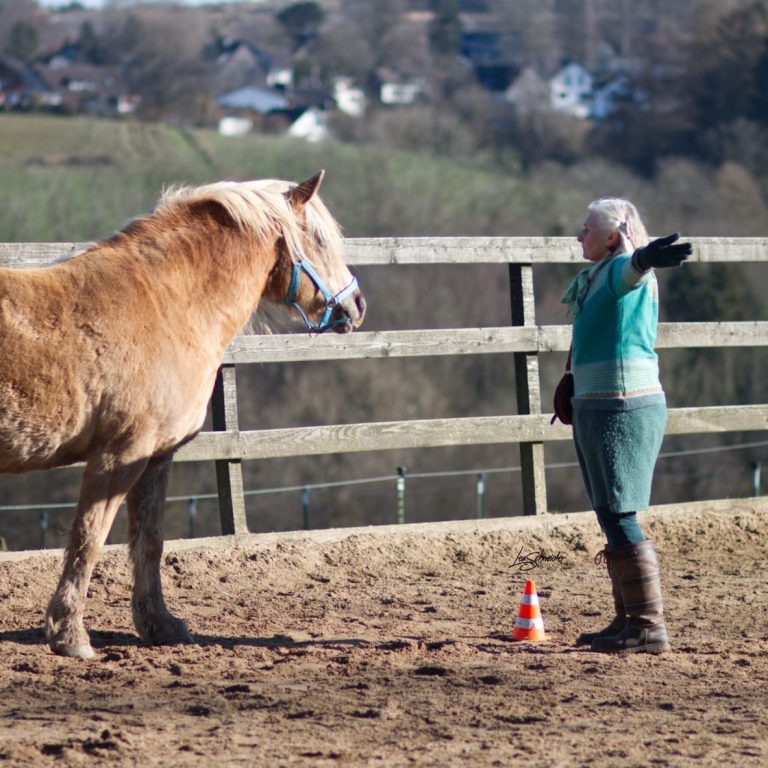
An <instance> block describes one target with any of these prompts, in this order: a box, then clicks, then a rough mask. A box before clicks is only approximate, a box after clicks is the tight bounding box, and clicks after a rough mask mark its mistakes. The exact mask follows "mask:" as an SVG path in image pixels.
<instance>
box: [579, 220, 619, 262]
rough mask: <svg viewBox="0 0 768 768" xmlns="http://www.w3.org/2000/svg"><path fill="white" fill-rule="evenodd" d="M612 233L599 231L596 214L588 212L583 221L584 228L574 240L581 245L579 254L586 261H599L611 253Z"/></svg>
mask: <svg viewBox="0 0 768 768" xmlns="http://www.w3.org/2000/svg"><path fill="white" fill-rule="evenodd" d="M612 234H613V233H612V232H604V231H603V230H602V229H600V225H599V224H598V221H597V214H596V213H595V212H594V211H590V212H589V213H588V214H587V218H586V219H585V221H584V227H583V228H582V230H581V232H579V236H578V237H577V238H576V239H577V240H578V241H579V242H580V243H581V254H582V256H583V257H584V258H585V259H586V260H587V261H601V260H602V259H604V258H605V257H606V256H608V255H609V254H610V252H611V245H612V244H611V242H610V240H611V236H612Z"/></svg>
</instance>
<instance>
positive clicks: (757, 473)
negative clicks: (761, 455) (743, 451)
mask: <svg viewBox="0 0 768 768" xmlns="http://www.w3.org/2000/svg"><path fill="white" fill-rule="evenodd" d="M761 474H762V466H761V465H760V462H759V461H753V462H752V495H753V496H759V495H760V490H761V489H760V486H761V485H762V482H761Z"/></svg>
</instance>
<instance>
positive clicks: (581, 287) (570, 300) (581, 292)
mask: <svg viewBox="0 0 768 768" xmlns="http://www.w3.org/2000/svg"><path fill="white" fill-rule="evenodd" d="M612 259H613V256H608V257H607V258H605V259H603V260H602V261H599V262H598V263H597V264H593V265H592V266H591V267H587V268H586V269H582V270H581V272H579V274H578V275H576V278H575V279H574V280H573V282H572V283H571V284H570V285H569V286H568V290H566V292H565V293H564V294H563V298H562V299H560V303H561V304H568V314H569V315H571V316H572V317H576V315H578V314H579V312H581V308H582V307H583V306H584V300H585V299H586V298H587V293H589V286H590V285H592V281H593V280H594V279H595V277H597V273H598V272H599V271H600V270H601V269H602V268H603V267H604V266H605V265H606V264H608V263H609V262H610V261H611V260H612Z"/></svg>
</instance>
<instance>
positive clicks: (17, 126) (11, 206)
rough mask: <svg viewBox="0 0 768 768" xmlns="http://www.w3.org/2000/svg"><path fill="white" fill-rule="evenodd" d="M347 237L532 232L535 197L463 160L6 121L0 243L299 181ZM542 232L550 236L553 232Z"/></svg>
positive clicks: (149, 127) (72, 237)
mask: <svg viewBox="0 0 768 768" xmlns="http://www.w3.org/2000/svg"><path fill="white" fill-rule="evenodd" d="M320 168H325V169H326V171H327V176H326V181H325V183H324V185H323V190H322V194H323V197H324V198H325V200H326V202H327V203H328V204H329V206H330V208H331V210H332V211H333V212H334V215H335V216H336V217H337V218H338V219H339V221H340V222H341V224H342V226H343V228H344V230H345V232H346V233H347V234H348V235H351V236H386V235H451V234H464V235H480V234H485V235H488V234H514V233H519V234H522V233H523V232H522V231H521V229H525V230H528V231H531V232H533V231H535V230H537V229H539V231H541V226H540V225H539V224H538V223H537V222H536V221H532V215H531V210H532V207H531V206H534V207H535V202H536V190H535V188H528V189H525V190H524V189H523V186H522V183H521V180H520V179H519V178H514V177H511V176H502V175H496V174H492V173H489V172H488V171H483V170H478V169H475V168H472V167H470V166H469V165H468V164H466V163H464V162H461V161H459V160H456V161H453V160H450V159H445V158H442V159H441V158H434V157H429V156H422V155H412V154H408V153H403V152H393V151H391V150H387V151H384V150H381V149H379V148H376V147H370V146H351V145H344V144H339V143H325V144H322V145H312V144H307V143H305V142H302V141H296V140H290V139H286V138H281V137H272V136H263V135H250V136H246V137H242V138H225V137H222V136H220V135H218V134H217V133H216V132H214V131H204V130H188V129H182V128H178V127H175V126H171V125H164V124H146V123H137V122H133V121H126V122H120V121H106V120H95V119H90V118H78V117H74V118H72V117H51V116H41V115H19V114H8V113H0V199H2V200H3V205H2V206H1V207H0V241H4V242H45V241H62V242H65V241H83V240H93V239H98V238H100V237H103V236H106V235H108V234H110V233H111V232H112V231H114V230H115V229H117V228H119V227H120V226H121V225H122V223H123V222H124V221H125V220H127V219H128V218H130V217H132V216H134V215H136V214H137V213H140V212H142V211H144V210H146V209H148V208H150V207H151V206H152V205H153V204H154V202H155V200H156V199H157V198H158V196H159V194H160V192H161V190H162V188H163V187H164V186H167V185H170V184H201V183H208V182H212V181H218V180H221V179H234V180H245V179H254V178H284V179H292V180H300V179H302V178H306V177H307V176H310V175H312V174H313V173H315V172H316V171H317V170H319V169H320ZM545 228H548V229H550V230H551V229H552V227H551V226H549V225H546V226H545Z"/></svg>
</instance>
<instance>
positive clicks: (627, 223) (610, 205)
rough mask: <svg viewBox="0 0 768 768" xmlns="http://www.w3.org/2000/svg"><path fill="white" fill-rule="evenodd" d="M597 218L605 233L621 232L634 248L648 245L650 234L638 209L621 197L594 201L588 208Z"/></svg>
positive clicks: (602, 198)
mask: <svg viewBox="0 0 768 768" xmlns="http://www.w3.org/2000/svg"><path fill="white" fill-rule="evenodd" d="M587 210H588V211H593V212H594V213H595V215H596V216H597V221H598V223H599V226H600V228H601V229H602V230H603V231H604V232H615V231H617V230H618V231H619V232H621V233H622V234H623V235H624V237H626V238H627V240H628V241H629V243H630V244H631V246H632V247H633V248H641V247H642V246H644V245H648V240H649V238H648V232H647V231H646V229H645V224H643V220H642V219H641V218H640V214H639V213H638V212H637V208H635V206H634V205H633V204H632V203H630V202H629V200H624V199H622V198H620V197H601V198H599V199H598V200H593V201H592V202H591V203H590V204H589V206H588V207H587Z"/></svg>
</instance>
